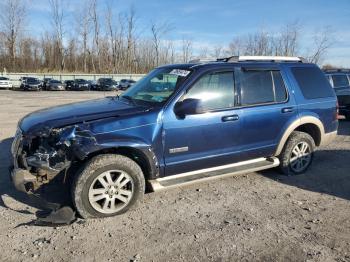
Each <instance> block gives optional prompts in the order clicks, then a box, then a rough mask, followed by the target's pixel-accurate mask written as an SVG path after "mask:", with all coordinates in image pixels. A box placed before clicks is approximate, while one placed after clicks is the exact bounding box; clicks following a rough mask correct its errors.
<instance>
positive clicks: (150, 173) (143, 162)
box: [85, 146, 159, 179]
mask: <svg viewBox="0 0 350 262" xmlns="http://www.w3.org/2000/svg"><path fill="white" fill-rule="evenodd" d="M102 154H117V155H122V156H125V157H128V158H130V159H132V160H133V161H135V162H136V163H137V164H138V165H139V166H140V167H141V170H142V172H143V174H144V177H145V179H152V178H155V177H158V176H159V163H158V160H157V157H156V155H155V154H154V152H153V151H152V149H151V148H150V147H148V148H135V147H131V146H116V147H108V148H103V149H99V150H96V151H94V152H91V153H89V154H88V155H87V156H86V158H85V160H89V159H91V158H93V157H95V156H98V155H102Z"/></svg>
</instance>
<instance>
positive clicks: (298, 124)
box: [275, 116, 325, 156]
mask: <svg viewBox="0 0 350 262" xmlns="http://www.w3.org/2000/svg"><path fill="white" fill-rule="evenodd" d="M293 131H301V132H305V133H307V134H309V135H310V136H311V137H312V138H313V139H314V141H315V144H316V146H320V145H321V144H322V140H323V139H324V134H325V131H324V126H323V124H322V122H321V121H320V120H319V119H318V118H316V117H314V116H303V117H301V118H299V119H297V120H295V121H294V122H292V123H291V124H290V125H289V126H288V128H287V129H286V130H285V131H284V133H283V135H282V137H281V139H280V141H279V143H278V146H277V149H276V152H275V155H276V156H278V155H279V154H280V153H281V152H282V149H283V147H284V145H285V143H286V142H287V140H288V138H289V136H290V135H291V133H292V132H293Z"/></svg>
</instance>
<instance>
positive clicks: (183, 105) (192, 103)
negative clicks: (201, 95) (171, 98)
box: [174, 98, 205, 117]
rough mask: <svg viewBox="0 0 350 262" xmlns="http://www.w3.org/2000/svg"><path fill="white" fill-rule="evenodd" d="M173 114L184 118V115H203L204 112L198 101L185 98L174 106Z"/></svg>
mask: <svg viewBox="0 0 350 262" xmlns="http://www.w3.org/2000/svg"><path fill="white" fill-rule="evenodd" d="M174 112H175V114H176V115H178V116H180V117H185V116H186V115H197V114H203V113H205V110H204V108H203V106H202V101H201V100H200V99H195V98H187V99H185V100H183V101H180V102H177V103H176V104H175V107H174Z"/></svg>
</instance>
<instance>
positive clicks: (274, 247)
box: [0, 91, 350, 261]
mask: <svg viewBox="0 0 350 262" xmlns="http://www.w3.org/2000/svg"><path fill="white" fill-rule="evenodd" d="M106 94H107V93H106ZM104 95H105V94H104V93H99V92H13V91H0V141H1V142H0V150H1V151H0V174H1V176H0V196H1V198H0V239H1V241H0V261H33V260H39V261H237V260H240V261H350V202H349V201H350V172H349V171H350V123H349V122H344V121H341V122H340V128H339V131H338V133H339V135H338V137H337V139H336V141H334V142H333V143H332V144H331V145H329V146H327V147H323V148H320V149H319V150H318V152H317V154H316V155H315V159H314V163H313V166H312V168H311V169H310V170H309V171H308V172H307V174H305V175H300V176H297V177H285V176H281V175H279V174H278V173H276V172H275V171H274V170H268V171H265V172H259V173H250V174H246V175H241V176H236V177H232V178H226V179H219V180H215V181H211V182H206V183H201V184H196V185H192V186H187V187H183V188H178V189H172V190H169V191H166V192H159V193H150V194H147V195H146V196H145V200H144V203H143V205H141V206H140V207H139V208H138V209H136V210H134V211H131V212H128V213H126V214H124V215H121V216H118V217H113V218H106V219H94V220H87V221H84V220H78V222H76V223H74V224H72V225H70V226H64V227H38V226H32V225H30V224H29V223H30V222H31V221H32V220H34V219H35V212H36V209H35V208H34V207H33V206H32V205H31V204H30V201H28V199H27V198H26V196H25V195H22V194H20V193H18V192H16V191H15V189H14V188H13V186H12V185H11V183H10V181H9V178H8V176H9V174H8V171H7V168H8V166H9V164H10V157H9V154H8V151H9V148H10V144H11V140H12V136H13V135H14V133H15V130H16V124H17V121H18V120H19V119H20V118H21V117H23V116H24V115H25V114H27V113H29V112H31V111H34V110H38V109H41V108H44V107H49V106H53V105H58V104H65V103H70V102H74V101H80V100H87V99H93V98H97V97H103V96H104Z"/></svg>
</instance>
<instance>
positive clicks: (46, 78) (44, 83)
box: [43, 77, 53, 90]
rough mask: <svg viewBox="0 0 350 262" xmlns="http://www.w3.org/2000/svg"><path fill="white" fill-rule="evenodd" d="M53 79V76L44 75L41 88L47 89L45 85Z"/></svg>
mask: <svg viewBox="0 0 350 262" xmlns="http://www.w3.org/2000/svg"><path fill="white" fill-rule="evenodd" d="M51 80H53V78H51V77H45V78H44V79H43V90H47V87H48V83H49V82H50V81H51Z"/></svg>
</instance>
